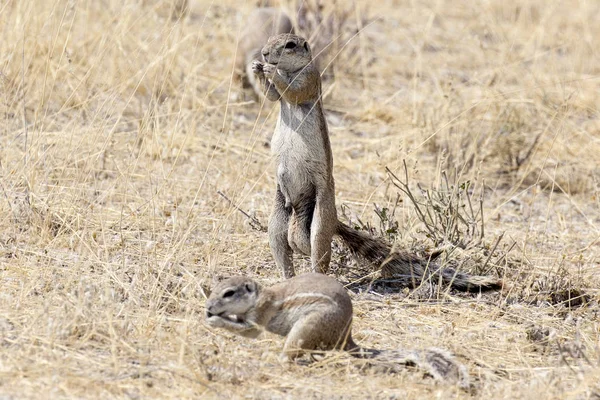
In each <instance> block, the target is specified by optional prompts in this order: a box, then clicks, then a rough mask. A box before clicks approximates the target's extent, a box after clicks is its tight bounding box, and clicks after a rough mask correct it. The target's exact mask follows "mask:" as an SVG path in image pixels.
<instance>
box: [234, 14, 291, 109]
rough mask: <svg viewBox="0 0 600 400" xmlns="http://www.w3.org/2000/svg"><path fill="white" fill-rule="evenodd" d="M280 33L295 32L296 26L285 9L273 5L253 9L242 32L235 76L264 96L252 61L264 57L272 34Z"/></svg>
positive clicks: (236, 57) (245, 86)
mask: <svg viewBox="0 0 600 400" xmlns="http://www.w3.org/2000/svg"><path fill="white" fill-rule="evenodd" d="M278 33H294V27H293V25H292V21H291V20H290V18H289V17H288V16H287V14H286V13H285V12H284V11H282V10H280V9H278V8H272V7H263V8H257V9H256V10H254V11H252V13H250V15H249V16H248V19H247V20H246V22H245V26H244V28H243V29H242V31H241V32H240V39H239V42H238V47H237V50H236V55H235V71H234V72H235V76H236V77H237V78H238V79H239V80H241V82H242V86H243V87H244V88H249V87H252V88H253V89H254V92H255V93H256V95H257V96H259V97H261V96H263V90H262V88H261V87H260V86H259V85H260V84H259V83H258V82H256V79H255V77H254V74H253V73H252V62H253V61H255V60H260V59H261V58H262V56H261V53H260V51H261V49H262V47H263V46H264V45H265V43H267V41H268V40H269V38H270V37H271V36H273V35H276V34H278Z"/></svg>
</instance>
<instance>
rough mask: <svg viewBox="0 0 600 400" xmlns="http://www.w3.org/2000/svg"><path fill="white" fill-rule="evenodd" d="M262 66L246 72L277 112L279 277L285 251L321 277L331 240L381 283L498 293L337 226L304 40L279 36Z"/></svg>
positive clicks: (317, 84)
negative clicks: (305, 258) (435, 282)
mask: <svg viewBox="0 0 600 400" xmlns="http://www.w3.org/2000/svg"><path fill="white" fill-rule="evenodd" d="M262 55H263V59H264V61H265V62H264V63H263V62H260V61H254V62H253V64H252V69H253V71H254V74H255V75H256V78H257V79H258V81H259V82H260V83H261V85H262V88H263V90H264V93H265V96H266V97H267V98H268V99H269V100H272V101H275V100H279V101H280V103H281V109H280V114H279V119H278V120H277V126H276V128H275V133H274V135H273V139H272V143H271V148H272V151H273V153H274V155H275V157H276V162H277V192H276V195H275V205H274V208H273V211H272V213H271V217H270V220H269V244H270V246H271V250H272V252H273V255H274V258H275V262H276V263H277V266H278V267H279V268H280V269H281V271H282V272H283V276H284V277H285V278H290V277H292V276H294V275H295V273H294V266H293V263H292V253H293V252H294V251H295V252H299V253H302V254H305V255H310V258H311V263H312V269H313V271H314V272H322V273H326V272H327V270H328V269H329V262H330V260H331V241H332V239H333V236H334V235H338V236H340V237H341V239H342V240H343V242H344V243H345V244H346V245H347V246H348V247H349V248H350V250H351V251H352V252H353V253H354V254H355V255H358V256H360V257H363V258H365V259H366V260H368V261H369V262H371V263H375V264H377V265H381V275H382V276H383V277H384V278H402V277H403V278H405V279H407V280H408V281H409V283H411V284H412V285H413V286H416V285H418V284H419V283H420V282H421V280H422V279H423V278H425V277H431V278H437V279H440V278H441V280H442V281H443V282H444V283H448V284H450V285H451V286H452V287H454V288H456V289H459V290H465V291H479V290H490V289H498V288H500V287H501V282H500V281H499V280H498V279H495V278H492V277H484V276H470V275H468V274H464V273H460V272H457V271H455V270H452V269H440V268H437V269H436V268H433V266H432V265H429V263H428V262H427V260H422V259H420V258H417V257H416V256H413V255H410V254H407V253H398V252H394V253H392V252H391V248H390V246H389V245H387V244H386V243H385V242H384V241H382V240H380V239H376V238H373V237H371V236H369V235H367V234H364V233H361V232H359V231H357V230H354V229H352V228H351V227H349V226H348V225H346V224H344V223H342V222H340V221H338V219H337V213H336V209H335V184H334V180H333V160H332V154H331V145H330V143H329V133H328V129H327V122H326V121H325V116H324V114H323V107H322V104H321V79H320V76H319V72H318V71H317V69H316V67H315V66H314V64H313V62H312V56H311V51H310V47H309V45H308V43H307V42H306V40H305V39H303V38H301V37H299V36H297V35H292V34H280V35H276V36H273V37H271V38H270V39H269V41H268V42H267V44H266V45H265V46H264V47H263V49H262Z"/></svg>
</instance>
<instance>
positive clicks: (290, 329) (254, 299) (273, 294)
mask: <svg viewBox="0 0 600 400" xmlns="http://www.w3.org/2000/svg"><path fill="white" fill-rule="evenodd" d="M206 319H207V323H208V324H209V325H210V326H212V327H215V328H224V329H227V330H229V331H231V332H234V333H236V334H238V335H242V336H245V337H251V338H255V337H257V336H258V335H259V334H260V333H261V332H262V330H263V329H266V330H267V331H269V332H272V333H275V334H278V335H281V336H286V337H287V338H286V341H285V345H284V347H283V353H282V359H284V360H294V359H296V358H297V357H300V356H301V355H302V354H303V353H304V352H309V353H310V352H311V351H314V350H333V349H341V350H346V351H348V352H349V353H350V354H351V355H352V356H354V357H357V358H364V359H373V361H375V362H377V363H381V364H383V365H385V367H386V368H388V369H391V370H397V369H398V367H401V366H402V365H416V366H417V367H419V368H422V369H424V370H425V371H426V372H428V373H429V374H430V375H432V376H433V377H434V378H436V379H438V380H443V381H452V382H458V383H459V385H460V386H463V387H466V386H468V382H469V380H468V374H467V371H466V368H465V367H464V366H463V365H461V364H459V363H458V362H456V361H455V360H454V358H453V357H452V356H450V355H449V354H448V353H447V352H445V351H442V350H438V349H429V350H424V351H417V350H374V349H365V348H362V347H360V346H358V345H357V344H356V343H354V340H353V339H352V333H351V325H352V301H351V300H350V296H348V293H347V292H346V289H344V287H343V286H342V285H341V284H339V283H338V282H337V281H336V280H335V279H333V278H331V277H328V276H326V275H321V274H316V273H309V274H304V275H300V276H297V277H295V278H292V279H289V280H286V281H283V282H280V283H278V284H276V285H274V286H271V287H269V288H263V287H261V286H260V285H259V284H258V283H257V282H256V281H254V280H252V279H250V278H246V277H243V276H236V277H232V278H228V279H226V280H224V281H222V282H220V283H219V284H218V285H217V286H216V287H215V288H214V289H213V291H212V293H211V295H210V297H209V298H208V301H207V302H206Z"/></svg>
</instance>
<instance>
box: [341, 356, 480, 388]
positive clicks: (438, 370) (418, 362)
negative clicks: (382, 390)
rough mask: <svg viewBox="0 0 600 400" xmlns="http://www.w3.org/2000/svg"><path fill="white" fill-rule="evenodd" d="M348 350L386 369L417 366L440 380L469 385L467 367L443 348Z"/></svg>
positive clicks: (461, 385) (392, 370)
mask: <svg viewBox="0 0 600 400" xmlns="http://www.w3.org/2000/svg"><path fill="white" fill-rule="evenodd" d="M348 351H350V354H351V355H352V356H354V357H357V358H362V359H370V360H373V362H372V364H373V366H378V367H383V368H385V370H386V371H390V372H397V371H398V370H399V369H401V368H403V367H404V366H407V365H408V366H415V367H418V368H420V369H422V370H423V371H425V372H426V373H428V374H429V375H431V376H432V377H433V378H434V379H436V380H438V381H442V382H449V383H456V384H458V385H459V386H460V387H462V388H468V387H469V373H468V372H467V368H466V367H465V366H464V365H463V364H461V363H459V362H458V361H456V359H455V358H454V357H453V356H452V355H450V353H448V352H447V351H444V350H441V349H437V348H429V349H427V350H375V349H365V348H362V347H359V346H356V347H355V348H354V349H349V350H348Z"/></svg>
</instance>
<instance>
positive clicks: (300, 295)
mask: <svg viewBox="0 0 600 400" xmlns="http://www.w3.org/2000/svg"><path fill="white" fill-rule="evenodd" d="M301 299H306V300H309V301H307V303H308V304H310V303H311V302H310V300H325V301H326V302H328V303H330V304H333V305H336V304H337V303H336V302H335V300H333V298H332V297H331V296H327V295H326V294H322V293H298V294H295V295H293V296H289V297H286V298H285V299H283V300H279V301H277V306H281V305H282V304H285V303H290V302H292V301H295V300H301ZM313 302H314V301H313Z"/></svg>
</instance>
